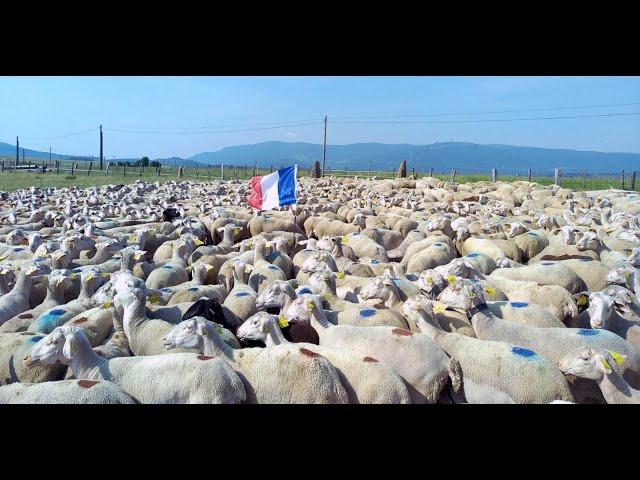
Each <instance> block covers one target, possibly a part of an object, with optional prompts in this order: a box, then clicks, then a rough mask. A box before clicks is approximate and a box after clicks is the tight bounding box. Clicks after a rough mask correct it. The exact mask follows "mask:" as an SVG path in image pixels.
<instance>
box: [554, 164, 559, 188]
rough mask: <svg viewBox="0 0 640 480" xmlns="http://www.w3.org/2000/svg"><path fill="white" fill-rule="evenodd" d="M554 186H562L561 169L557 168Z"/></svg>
mask: <svg viewBox="0 0 640 480" xmlns="http://www.w3.org/2000/svg"><path fill="white" fill-rule="evenodd" d="M553 184H554V185H558V186H560V169H559V168H556V169H555V172H554V175H553Z"/></svg>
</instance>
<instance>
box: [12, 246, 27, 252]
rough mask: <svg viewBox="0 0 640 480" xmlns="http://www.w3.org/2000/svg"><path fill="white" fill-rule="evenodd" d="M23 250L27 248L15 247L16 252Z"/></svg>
mask: <svg viewBox="0 0 640 480" xmlns="http://www.w3.org/2000/svg"><path fill="white" fill-rule="evenodd" d="M23 250H26V248H21V247H16V248H14V249H13V251H14V252H22V251H23Z"/></svg>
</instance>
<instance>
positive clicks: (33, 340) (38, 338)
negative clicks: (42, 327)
mask: <svg viewBox="0 0 640 480" xmlns="http://www.w3.org/2000/svg"><path fill="white" fill-rule="evenodd" d="M43 338H44V335H36V336H35V337H31V338H30V339H29V340H27V343H38V342H39V341H40V340H42V339H43Z"/></svg>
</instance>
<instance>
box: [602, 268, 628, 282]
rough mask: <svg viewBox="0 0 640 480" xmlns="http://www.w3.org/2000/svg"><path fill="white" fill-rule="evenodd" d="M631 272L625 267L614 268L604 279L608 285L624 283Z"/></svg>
mask: <svg viewBox="0 0 640 480" xmlns="http://www.w3.org/2000/svg"><path fill="white" fill-rule="evenodd" d="M632 275H633V272H632V271H631V270H629V269H627V268H624V267H619V268H614V269H613V270H611V271H610V272H609V273H607V276H606V277H605V281H606V282H607V284H609V285H626V284H627V283H628V282H627V280H628V279H629V278H631V276H632Z"/></svg>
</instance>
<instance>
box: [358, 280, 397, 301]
mask: <svg viewBox="0 0 640 480" xmlns="http://www.w3.org/2000/svg"><path fill="white" fill-rule="evenodd" d="M393 285H394V284H393V280H391V277H388V276H383V277H375V278H374V279H373V281H372V282H371V283H368V284H367V285H365V286H364V287H363V288H362V290H361V291H360V296H361V297H362V299H363V300H371V299H372V298H379V299H380V300H382V301H383V302H385V301H387V300H388V299H389V295H391V288H392V286H393Z"/></svg>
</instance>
